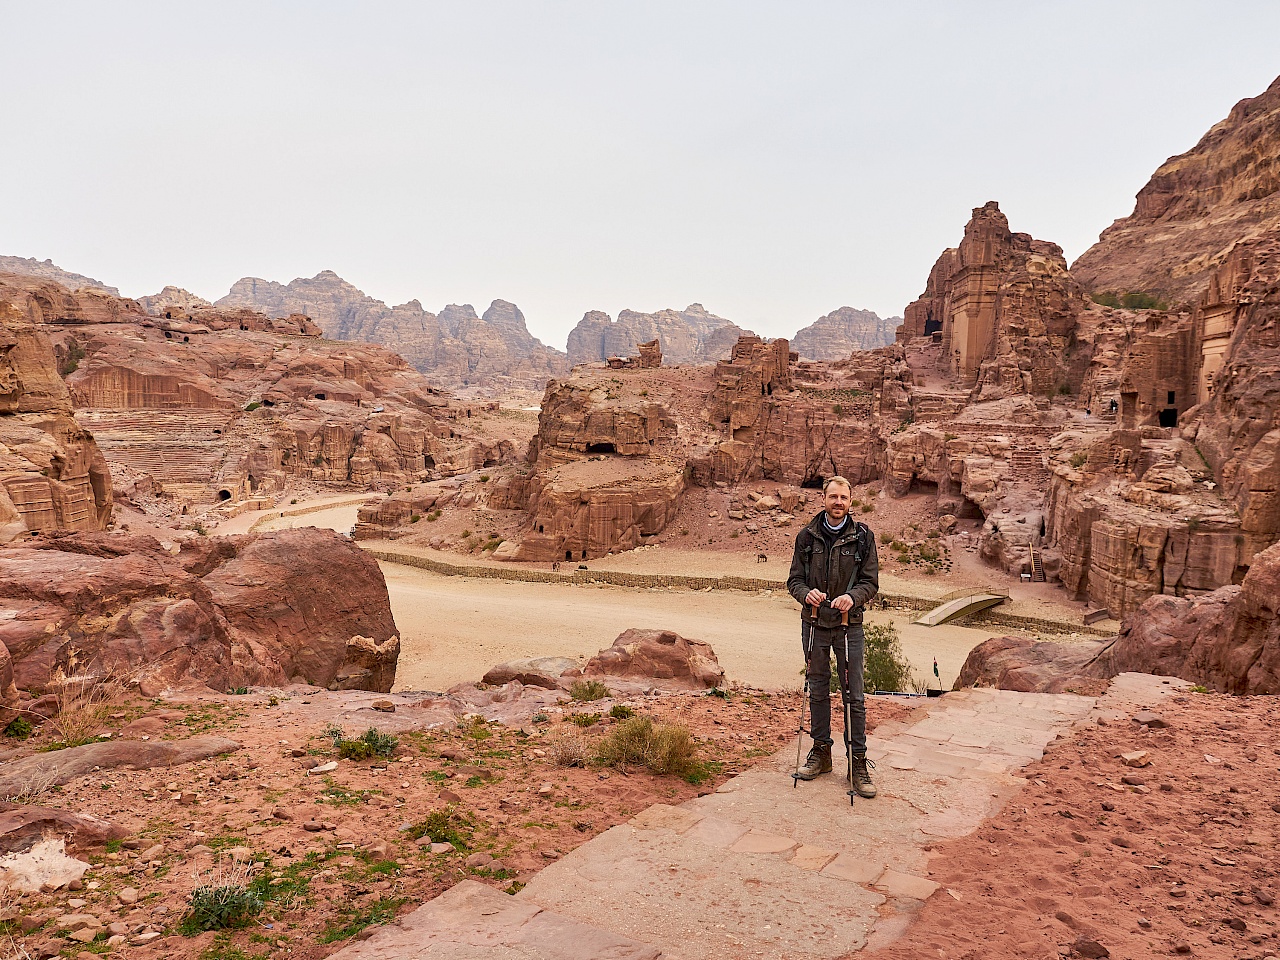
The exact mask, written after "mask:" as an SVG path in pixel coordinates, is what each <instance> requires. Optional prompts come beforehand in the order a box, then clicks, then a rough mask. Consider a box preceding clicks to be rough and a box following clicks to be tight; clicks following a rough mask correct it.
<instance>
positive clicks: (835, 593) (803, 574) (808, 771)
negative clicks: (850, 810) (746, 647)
mask: <svg viewBox="0 0 1280 960" xmlns="http://www.w3.org/2000/svg"><path fill="white" fill-rule="evenodd" d="M852 499H853V487H852V485H851V484H850V483H849V481H848V480H846V479H845V478H844V477H831V478H830V479H829V480H827V482H826V483H824V484H823V485H822V507H823V509H822V512H821V513H819V514H818V515H817V516H816V517H814V518H813V520H812V521H811V522H810V523H809V524H808V526H806V527H805V528H804V529H803V530H801V531H800V533H799V534H798V535H797V536H796V549H795V553H794V554H793V555H792V557H791V572H790V574H789V576H788V577H787V591H788V592H789V593H790V594H791V595H792V596H793V597H795V598H796V600H798V601H799V602H800V604H801V613H800V644H801V649H802V650H803V651H804V662H805V677H806V680H807V683H808V688H809V706H810V709H811V711H812V713H811V721H810V732H811V735H812V737H813V749H812V750H810V751H809V758H808V760H806V761H805V764H804V766H802V767H801V768H800V769H799V770H797V771H796V774H795V775H796V777H797V779H800V780H812V779H814V778H815V777H817V776H819V775H820V774H823V773H830V772H831V745H832V742H833V741H832V739H831V651H832V650H835V653H836V673H837V675H838V677H839V679H840V695H841V699H842V700H843V702H844V715H845V732H844V742H845V749H846V751H847V754H848V757H849V771H848V778H849V780H850V786H851V787H852V789H853V791H854V792H856V793H857V794H858V796H860V797H865V798H866V799H868V800H870V799H871V798H872V797H874V796H875V795H876V788H875V785H874V784H873V783H872V782H871V773H870V770H871V768H872V767H874V766H875V764H873V763H872V762H871V761H869V760H868V759H867V707H866V698H865V695H864V691H863V689H862V654H863V643H864V637H863V632H862V609H863V607H865V606H866V605H867V603H869V602H870V601H871V598H872V597H874V596H875V595H876V594H877V593H878V592H879V591H880V561H879V559H878V557H877V556H876V538H875V536H874V535H873V534H872V532H871V528H870V527H868V526H867V525H866V524H865V523H860V522H859V521H857V520H854V519H853V518H852V517H851V516H849V505H850V502H851V501H852ZM846 617H847V619H846ZM842 621H843V622H842Z"/></svg>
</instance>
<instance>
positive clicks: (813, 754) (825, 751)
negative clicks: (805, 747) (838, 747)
mask: <svg viewBox="0 0 1280 960" xmlns="http://www.w3.org/2000/svg"><path fill="white" fill-rule="evenodd" d="M830 772H831V744H829V743H826V744H821V743H815V744H814V745H813V749H812V750H810V751H809V759H808V760H806V761H805V762H804V766H803V767H801V768H800V769H799V770H797V771H796V779H797V780H812V779H814V778H815V777H817V776H818V775H819V774H822V773H830Z"/></svg>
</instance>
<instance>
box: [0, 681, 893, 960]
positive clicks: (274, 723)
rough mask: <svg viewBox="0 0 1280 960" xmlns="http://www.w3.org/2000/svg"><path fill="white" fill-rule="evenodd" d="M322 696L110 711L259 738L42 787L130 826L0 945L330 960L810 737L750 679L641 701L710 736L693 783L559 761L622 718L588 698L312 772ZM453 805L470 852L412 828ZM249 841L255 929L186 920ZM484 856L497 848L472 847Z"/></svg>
mask: <svg viewBox="0 0 1280 960" xmlns="http://www.w3.org/2000/svg"><path fill="white" fill-rule="evenodd" d="M326 697H327V695H326V694H324V693H298V692H292V693H279V694H277V695H276V696H275V699H276V700H277V701H278V702H277V703H276V704H272V702H271V699H272V694H271V693H270V692H257V691H255V692H254V693H251V694H248V695H241V696H214V695H209V696H203V697H198V698H195V699H192V700H184V701H181V702H168V703H161V702H159V701H137V700H135V701H131V702H128V703H119V704H115V705H113V706H112V708H111V709H112V717H113V719H111V720H109V721H107V722H106V723H105V724H104V725H103V727H102V729H104V730H113V731H116V732H117V734H118V736H119V737H120V738H122V739H129V738H138V737H142V736H149V737H165V738H178V737H185V736H188V735H190V734H191V733H197V732H199V733H217V734H222V735H225V736H229V737H232V738H233V739H235V740H237V741H238V742H240V743H242V744H243V745H244V749H243V750H241V751H239V752H237V753H234V754H231V755H229V756H226V757H223V758H220V759H216V760H210V761H205V762H200V763H196V764H192V765H190V766H187V767H183V768H178V769H164V770H150V771H131V770H130V771H126V770H112V771H107V772H103V773H100V774H94V775H92V776H90V777H86V778H81V779H79V780H74V781H72V782H70V783H68V784H66V785H65V786H64V787H62V788H54V789H53V790H50V791H48V792H46V793H45V794H44V795H43V796H41V797H39V798H38V800H37V801H36V802H39V803H43V804H46V805H49V806H56V807H60V808H63V809H68V810H74V811H78V812H84V813H91V814H94V815H97V816H100V817H104V818H106V819H109V820H112V821H114V822H117V823H120V824H122V825H124V826H126V827H128V828H129V829H131V830H132V831H134V834H133V836H132V837H131V838H130V839H129V840H126V841H125V844H124V846H123V847H120V848H116V846H114V845H113V847H112V848H111V849H110V850H104V849H102V848H97V849H89V850H83V851H72V852H73V853H74V854H75V855H77V856H80V857H81V858H82V859H85V860H88V861H90V862H91V863H92V864H93V869H91V870H90V872H89V873H88V874H86V875H85V878H84V887H85V888H84V889H80V890H74V891H72V890H61V891H57V892H55V893H51V894H36V895H28V896H26V897H24V898H22V899H21V900H20V901H19V909H18V910H17V911H14V912H13V913H12V915H10V914H5V916H7V917H9V922H8V923H7V924H6V923H3V922H0V944H3V943H4V942H5V939H6V938H5V934H6V932H8V933H10V934H15V935H16V934H19V933H20V932H21V931H22V930H24V929H25V930H26V931H27V932H26V934H25V936H19V937H17V942H19V943H21V944H22V945H23V946H24V947H25V948H26V949H27V950H28V951H29V952H30V954H31V955H33V956H36V955H39V953H40V951H41V950H42V949H43V950H44V951H45V954H46V955H48V954H49V952H50V951H53V952H63V953H65V955H67V956H76V954H77V952H79V951H81V950H83V949H84V947H83V946H82V945H80V944H77V943H75V942H73V941H72V940H69V939H66V938H65V937H64V936H63V935H61V934H59V932H58V930H57V918H58V917H60V916H63V915H66V914H77V913H89V914H94V915H96V916H98V917H99V918H100V920H101V922H102V924H103V925H104V927H105V926H106V925H109V924H111V923H122V924H124V925H125V927H126V928H127V933H125V934H124V936H126V937H127V938H128V940H132V939H133V938H134V937H136V936H138V935H139V934H140V933H143V932H144V931H148V930H152V931H158V932H161V933H162V934H163V936H161V937H160V938H158V939H156V940H154V941H153V942H151V943H149V944H147V945H145V946H133V945H121V946H120V947H118V950H119V951H122V953H123V955H127V956H128V957H130V958H160V957H164V958H175V960H176V958H182V960H195V958H200V960H215V958H235V960H251V958H258V957H282V956H286V955H287V956H289V957H291V958H299V960H314V958H319V957H325V956H328V955H329V954H331V953H333V952H335V951H336V950H338V949H340V948H341V947H342V946H343V945H344V944H345V943H347V942H349V940H350V939H351V938H353V937H357V936H359V935H360V933H361V931H362V930H364V929H366V928H367V927H368V926H369V925H370V924H376V923H383V922H386V921H388V920H390V919H393V918H394V917H395V916H396V915H397V914H401V913H405V912H407V911H409V910H411V909H413V908H415V907H416V906H417V905H419V904H420V903H422V902H424V901H426V900H429V899H431V898H432V897H435V896H436V895H438V894H439V893H441V892H443V891H444V890H446V889H448V888H449V887H451V886H453V885H454V884H455V883H457V882H458V881H459V880H461V879H462V878H464V877H472V878H474V879H478V880H480V881H482V882H485V883H489V884H491V885H493V886H496V887H498V888H499V889H504V890H506V889H515V888H513V886H512V884H513V882H515V883H519V882H520V881H522V880H523V879H527V878H528V877H529V876H530V875H532V874H533V873H535V872H536V871H537V870H538V869H539V868H540V867H541V866H543V865H544V864H546V863H548V862H549V861H551V860H555V859H557V858H559V857H560V856H563V855H564V854H566V853H568V852H569V851H570V850H572V849H573V848H574V847H576V846H578V845H579V844H580V843H583V842H585V841H586V840H588V839H590V838H591V837H593V836H595V835H597V834H599V833H601V832H603V831H604V830H607V829H608V828H609V827H612V826H614V825H616V824H618V823H622V822H624V821H626V820H628V819H629V818H630V817H632V816H634V815H635V814H637V813H639V812H640V811H641V810H643V809H645V808H647V807H648V806H650V805H651V804H653V803H658V802H662V803H670V804H679V803H682V802H684V801H685V800H688V799H690V798H691V797H694V796H697V795H698V794H700V793H706V792H709V791H712V790H714V789H715V788H716V787H717V786H718V785H719V784H720V783H722V782H724V781H725V780H727V779H729V778H730V777H731V776H733V775H735V774H737V773H739V772H741V771H742V770H743V769H745V768H746V767H748V766H750V765H751V763H752V762H754V761H755V760H757V759H759V758H761V757H764V756H769V755H772V754H773V753H775V752H776V751H777V750H778V748H779V745H780V744H782V743H785V742H786V741H787V740H789V739H790V738H791V737H792V736H794V734H795V724H796V722H797V719H798V718H797V711H798V694H768V693H760V692H756V691H751V690H734V691H731V692H730V693H729V694H728V696H727V697H719V696H708V695H697V694H686V695H681V694H677V695H669V696H663V697H649V698H645V697H641V698H639V699H637V700H635V701H632V705H633V706H634V708H635V710H636V713H637V714H640V715H644V716H648V717H651V718H652V719H653V720H654V721H655V722H662V723H679V724H682V725H684V726H685V727H687V728H688V729H689V730H690V731H691V732H692V733H693V734H694V736H695V737H696V741H697V744H698V757H699V758H700V760H701V761H702V762H703V763H704V764H705V766H704V769H703V771H702V776H701V777H699V778H696V779H697V780H698V782H696V783H691V782H688V781H686V780H683V779H679V778H676V777H673V776H655V775H653V774H650V773H648V772H646V771H644V770H643V769H636V768H633V767H627V768H614V767H603V766H599V765H594V764H593V765H590V766H587V767H565V766H560V765H557V764H556V762H555V759H554V755H555V749H554V743H555V742H556V741H557V740H558V739H559V738H560V737H563V736H570V737H572V736H574V735H578V736H583V737H585V738H587V739H591V740H594V739H598V738H600V737H603V736H606V735H607V734H608V733H609V732H610V730H611V729H612V727H613V724H614V723H616V722H617V721H613V720H610V719H609V718H608V717H606V718H604V719H603V720H602V721H601V722H599V723H596V724H594V725H592V726H590V727H586V728H579V727H578V726H577V725H575V724H573V723H570V722H569V721H568V720H567V719H566V718H567V717H568V716H569V715H570V714H572V713H589V712H593V709H592V704H590V703H585V704H574V703H572V702H566V704H565V707H564V709H565V713H564V714H563V715H561V716H556V717H553V718H552V719H549V720H546V721H541V720H539V721H538V722H536V723H530V724H529V725H528V726H527V728H526V729H527V730H528V732H527V733H526V732H525V731H524V730H521V729H515V728H511V727H505V726H502V725H498V724H485V723H483V722H480V723H470V724H458V725H454V724H449V725H448V726H446V727H443V728H440V729H438V730H434V731H431V732H430V733H408V734H402V735H401V737H400V746H399V748H398V749H397V750H396V754H395V756H394V757H393V758H392V759H391V761H390V762H388V761H385V760H377V759H374V760H366V761H351V760H340V761H339V762H338V768H337V770H335V771H333V772H332V773H330V774H327V775H324V776H310V775H308V774H307V773H306V771H305V770H304V768H303V764H306V763H311V764H314V763H315V762H316V761H328V760H330V759H334V757H335V753H334V749H333V746H332V743H331V741H330V740H329V739H328V738H326V737H324V736H323V735H322V730H323V729H324V728H325V727H326V726H327V725H328V723H329V722H330V720H331V718H332V716H333V713H334V710H333V708H332V707H331V706H328V705H327V702H326ZM900 712H905V708H901V707H900V706H899V705H898V704H894V703H888V704H884V705H883V708H881V707H880V706H877V708H876V710H875V715H874V716H873V717H871V718H870V721H869V725H870V726H872V727H874V724H875V723H876V722H877V721H880V720H884V719H888V718H889V717H890V716H893V717H897V716H898V715H899V713H900ZM375 716H376V715H375ZM130 724H132V726H131V729H128V730H126V729H125V728H126V726H129V725H130ZM360 732H361V731H360V730H355V729H348V730H347V735H348V736H355V735H358V734H359V733H360ZM49 740H50V733H48V732H41V733H39V734H37V736H36V737H34V738H32V739H31V740H28V741H26V742H24V743H22V744H21V746H20V748H19V749H18V750H16V751H12V752H10V753H9V754H8V755H7V756H6V759H16V758H18V757H21V756H27V755H30V754H32V753H35V752H37V751H38V750H39V749H40V748H41V747H45V748H47V747H48V746H49V745H50V743H49ZM294 752H300V753H303V754H304V755H303V756H301V757H295V756H293V754H294ZM49 756H51V757H53V756H56V753H55V754H49ZM544 784H550V789H549V790H544V789H543V785H544ZM183 792H186V796H180V795H181V794H182V793H183ZM439 811H453V812H454V814H455V817H456V818H457V819H455V821H454V822H455V824H456V823H464V826H465V824H470V826H469V827H468V828H467V829H469V830H470V831H471V837H470V839H469V841H468V844H467V848H466V849H465V850H461V851H458V852H454V851H449V852H446V853H441V854H432V853H431V852H430V849H429V846H422V845H421V844H419V843H416V842H414V840H413V837H412V834H411V833H410V832H407V830H406V828H408V827H410V826H412V825H415V824H421V823H423V821H424V820H425V819H426V818H427V817H428V816H429V815H430V814H431V813H433V812H439ZM380 841H381V842H382V843H384V844H385V848H382V847H379V845H378V844H379V842H380ZM157 843H159V844H163V846H164V850H163V853H161V854H159V855H157V856H155V857H154V858H153V860H152V861H151V863H150V864H147V863H143V862H141V861H140V860H139V851H140V850H142V849H145V848H148V847H151V846H152V845H153V844H157ZM235 848H246V849H244V850H243V851H242V855H246V856H247V857H248V861H247V862H249V863H260V864H262V866H261V867H260V868H258V869H259V871H261V872H265V875H266V877H267V878H270V879H273V880H274V881H275V882H274V883H273V884H271V887H270V888H271V889H272V890H273V891H274V892H273V894H272V897H271V899H269V900H268V902H267V904H266V907H265V909H264V910H263V912H262V913H261V914H260V915H259V916H258V917H257V918H256V919H255V920H254V921H253V922H251V923H250V924H249V925H248V926H246V927H245V928H243V929H240V930H234V931H222V932H218V933H214V932H205V933H200V934H197V935H194V936H184V935H182V934H181V933H180V932H179V930H178V928H179V925H180V923H181V920H182V918H183V915H184V913H185V912H186V910H187V906H188V903H189V900H190V897H191V892H192V890H193V889H194V888H195V887H196V886H197V885H199V884H200V883H207V882H209V876H210V871H211V870H212V869H213V868H215V867H216V866H218V865H219V864H221V866H222V867H223V868H227V867H229V865H230V864H231V862H232V859H231V858H232V857H233V855H234V854H233V853H232V852H231V851H233V850H234V849H235ZM477 853H478V854H487V855H489V856H491V857H494V858H497V859H496V860H495V861H494V862H491V863H487V864H479V863H477V862H476V861H475V860H469V859H468V858H469V857H470V856H471V855H472V854H477ZM478 859H483V857H481V858H478ZM127 887H134V888H136V890H137V891H138V894H139V897H138V901H137V903H136V905H133V906H127V905H125V904H123V903H122V902H121V901H120V899H119V894H120V893H121V891H122V890H124V889H125V888H127ZM77 900H83V901H85V902H84V903H74V902H73V901H77ZM3 906H5V905H4V904H0V907H3ZM109 934H110V931H107V930H105V929H104V931H103V932H102V933H101V934H100V935H99V938H98V940H97V941H95V943H94V944H92V946H93V947H94V948H95V950H97V951H98V952H103V951H104V950H106V948H107V945H106V943H105V940H106V938H107V936H108V935H109ZM237 950H240V951H243V952H242V953H236V952H235V951H237ZM19 956H21V954H19Z"/></svg>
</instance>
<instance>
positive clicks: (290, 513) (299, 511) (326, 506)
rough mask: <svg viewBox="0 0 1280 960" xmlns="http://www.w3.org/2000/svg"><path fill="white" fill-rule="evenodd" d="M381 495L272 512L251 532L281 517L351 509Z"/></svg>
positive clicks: (254, 522)
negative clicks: (342, 508)
mask: <svg viewBox="0 0 1280 960" xmlns="http://www.w3.org/2000/svg"><path fill="white" fill-rule="evenodd" d="M379 496H381V494H370V495H369V496H367V497H352V498H351V499H350V500H339V501H337V502H336V503H320V504H315V505H313V506H310V507H299V508H298V509H296V510H272V511H271V512H270V513H269V514H268V515H267V516H265V517H259V518H258V519H257V520H255V521H253V525H252V526H251V527H249V532H250V533H253V531H255V530H257V529H258V528H259V527H260V526H262V525H263V524H264V523H270V522H271V521H272V520H279V519H280V518H281V517H302V516H306V515H307V514H308V513H320V512H321V511H323V510H337V509H338V508H340V507H350V506H354V505H356V504H358V503H368V502H369V501H370V500H375V499H377V498H378V497H379Z"/></svg>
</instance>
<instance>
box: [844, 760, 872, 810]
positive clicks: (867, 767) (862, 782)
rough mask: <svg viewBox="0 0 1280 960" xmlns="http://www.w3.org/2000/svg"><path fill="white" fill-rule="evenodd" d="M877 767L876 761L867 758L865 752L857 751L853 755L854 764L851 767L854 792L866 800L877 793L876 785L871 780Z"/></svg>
mask: <svg viewBox="0 0 1280 960" xmlns="http://www.w3.org/2000/svg"><path fill="white" fill-rule="evenodd" d="M875 767H876V765H875V762H874V761H872V760H868V759H867V755H866V754H865V753H855V754H854V755H853V764H852V767H851V768H850V775H851V777H852V780H853V783H852V784H851V786H852V787H853V792H854V793H856V794H857V795H858V796H860V797H862V798H863V799H865V800H871V799H872V798H874V797H875V795H876V785H875V784H874V783H872V782H871V771H872V770H874V769H875Z"/></svg>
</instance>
